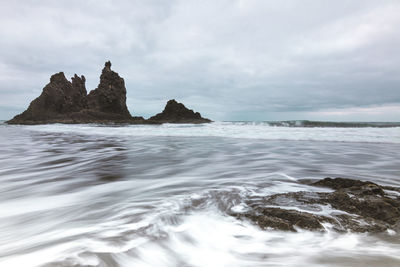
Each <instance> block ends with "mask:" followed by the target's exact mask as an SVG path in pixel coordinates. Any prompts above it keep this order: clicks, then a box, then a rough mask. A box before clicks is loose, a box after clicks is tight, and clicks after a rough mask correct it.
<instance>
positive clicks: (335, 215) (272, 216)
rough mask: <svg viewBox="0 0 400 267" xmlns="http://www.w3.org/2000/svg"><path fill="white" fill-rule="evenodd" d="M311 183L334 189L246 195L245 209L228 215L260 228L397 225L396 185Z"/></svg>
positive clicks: (399, 200)
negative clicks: (249, 196)
mask: <svg viewBox="0 0 400 267" xmlns="http://www.w3.org/2000/svg"><path fill="white" fill-rule="evenodd" d="M311 185H312V186H321V187H328V188H331V189H333V190H334V191H333V192H328V193H327V192H305V191H303V192H294V193H293V192H292V193H284V194H276V195H272V196H268V197H263V198H249V199H248V201H247V205H248V207H249V209H248V210H247V211H246V212H244V213H232V214H231V215H233V216H235V217H237V218H240V219H248V220H250V221H252V222H254V223H256V224H257V225H259V226H260V227H261V228H263V229H268V228H271V229H279V230H286V231H296V229H298V228H302V229H307V230H318V231H324V230H325V229H326V227H328V228H331V229H333V230H336V231H339V232H346V231H349V230H350V231H353V232H383V231H386V230H388V229H398V228H399V227H400V197H399V194H398V192H400V189H399V188H393V187H384V186H380V185H377V184H375V183H372V182H364V181H359V180H352V179H345V178H335V179H332V178H325V179H323V180H320V181H318V182H316V183H313V184H311ZM396 192H397V193H396ZM324 210H329V211H330V212H323V211H324Z"/></svg>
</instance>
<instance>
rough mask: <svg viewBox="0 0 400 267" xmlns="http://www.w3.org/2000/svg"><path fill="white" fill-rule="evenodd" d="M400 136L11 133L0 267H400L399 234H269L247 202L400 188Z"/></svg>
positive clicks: (3, 146) (88, 128)
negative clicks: (329, 189) (251, 218)
mask: <svg viewBox="0 0 400 267" xmlns="http://www.w3.org/2000/svg"><path fill="white" fill-rule="evenodd" d="M399 151H400V128H399V127H393V128H369V127H366V128H323V127H322V128H303V127H272V126H270V124H268V123H238V122H236V123H235V122H216V123H211V124H204V125H179V124H174V125H173V124H165V125H159V126H157V125H136V126H126V125H125V126H124V125H113V126H104V125H58V124H54V125H37V126H10V125H6V124H4V123H1V124H0V266H4V267H14V266H46V267H49V266H121V267H122V266H182V267H183V266H188V267H189V266H193V267H194V266H207V267H209V266H400V235H399V234H398V233H397V232H396V231H394V230H392V231H389V232H387V233H382V234H375V235H372V234H355V233H350V232H349V233H345V234H343V233H342V234H339V233H335V232H330V231H328V232H326V233H319V232H310V231H300V232H298V233H291V232H281V231H276V230H266V231H263V230H261V229H259V228H258V227H257V226H255V225H253V224H252V223H251V222H248V221H240V220H237V219H236V218H234V217H231V216H229V215H228V214H229V212H230V211H232V210H234V211H240V210H241V209H243V208H244V206H245V205H244V201H245V199H246V197H248V196H253V195H261V196H263V195H269V194H275V193H284V192H291V191H300V190H322V189H318V188H312V187H311V186H307V185H304V184H303V183H299V181H300V180H301V179H321V178H325V177H339V176H340V177H348V178H357V179H362V180H370V181H374V182H376V183H380V184H384V185H391V186H400V152H399Z"/></svg>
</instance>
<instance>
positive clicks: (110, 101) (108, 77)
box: [87, 61, 131, 119]
mask: <svg viewBox="0 0 400 267" xmlns="http://www.w3.org/2000/svg"><path fill="white" fill-rule="evenodd" d="M87 102H88V105H89V109H91V110H94V111H99V112H104V113H112V114H118V115H120V116H121V118H126V119H129V118H131V114H130V113H129V111H128V108H127V107H126V88H125V82H124V79H123V78H121V77H120V76H119V75H118V73H116V72H114V71H112V70H111V62H110V61H108V62H106V63H105V66H104V68H103V71H102V72H101V76H100V84H99V85H98V87H97V89H95V90H93V91H91V92H90V93H89V95H88V96H87Z"/></svg>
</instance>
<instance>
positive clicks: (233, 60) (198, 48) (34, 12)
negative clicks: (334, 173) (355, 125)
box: [0, 0, 400, 121]
mask: <svg viewBox="0 0 400 267" xmlns="http://www.w3.org/2000/svg"><path fill="white" fill-rule="evenodd" d="M0 36H1V38H0V119H10V118H11V117H13V116H14V115H16V114H17V113H19V112H21V111H23V110H24V109H25V108H26V107H27V106H28V105H29V103H30V101H32V100H33V99H34V98H35V97H37V96H38V95H39V94H40V93H41V91H42V89H43V87H44V86H45V85H46V84H47V83H48V82H49V78H50V76H51V75H52V74H54V73H56V72H59V71H64V73H65V74H66V76H67V77H71V76H73V74H74V73H77V74H78V75H82V74H83V75H85V76H86V80H87V83H86V88H87V89H88V91H90V90H92V89H95V88H96V87H97V85H98V83H99V75H100V72H101V69H102V68H103V66H104V62H105V61H106V60H111V62H112V64H113V66H112V68H113V70H115V71H116V72H118V73H119V74H120V75H121V76H122V77H123V78H124V79H125V83H126V87H127V90H128V100H127V104H128V108H129V110H130V112H131V114H132V115H136V116H138V115H140V116H144V117H148V116H150V115H153V114H155V113H158V112H160V111H161V110H162V109H163V108H164V105H165V103H166V101H167V100H168V99H171V98H175V99H176V100H178V101H180V102H183V103H184V104H185V105H186V106H188V107H189V108H192V109H194V110H196V111H199V112H200V113H202V115H204V116H205V117H209V118H211V119H214V120H288V119H311V120H335V121H338V120H343V121H354V120H360V121H399V120H400V1H398V0H395V1H376V0H374V1H367V0H360V1H357V0H351V1H338V0H335V1H331V0H325V1H324V0H313V1H309V0H302V1H299V0H293V1H290V0H285V1H275V0H274V1H267V0H265V1H264V0H258V1H252V0H242V1H241V0H210V1H206V0H199V1H188V0H170V1H165V0H159V1H158V0H142V1H137V0H126V1H106V0H102V1H94V0H93V1H74V0H68V1H60V0H58V1H54V0H41V1H33V0H31V1H28V0H19V1H5V0H0Z"/></svg>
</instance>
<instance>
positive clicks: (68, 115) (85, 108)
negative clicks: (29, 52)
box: [7, 61, 210, 124]
mask: <svg viewBox="0 0 400 267" xmlns="http://www.w3.org/2000/svg"><path fill="white" fill-rule="evenodd" d="M85 82H86V80H85V77H84V76H81V77H79V76H78V75H76V74H75V75H74V77H72V80H71V81H68V80H67V79H66V78H65V75H64V73H63V72H60V73H57V74H54V75H53V76H51V78H50V83H48V84H47V85H46V86H45V87H44V88H43V92H42V94H41V95H40V96H39V97H38V98H36V99H35V100H33V101H32V102H31V104H30V105H29V107H28V109H27V110H25V111H24V112H23V113H21V114H19V115H17V116H15V117H14V118H13V119H12V120H10V121H8V122H7V123H9V124H44V123H134V124H141V123H151V124H153V123H164V122H182V123H187V122H190V123H198V122H210V120H207V119H203V118H201V116H200V114H199V113H194V112H193V111H192V110H188V109H186V108H185V106H184V105H183V104H179V103H177V102H176V101H175V100H170V101H169V102H168V104H167V107H166V109H165V110H164V112H163V114H162V115H160V114H159V115H160V116H158V115H157V116H155V117H153V118H154V119H151V120H145V119H143V118H142V117H132V116H131V114H130V113H129V110H128V108H127V106H126V88H125V82H124V79H123V78H121V77H120V76H119V75H118V73H116V72H114V71H113V70H111V62H110V61H108V62H106V63H105V66H104V68H103V70H102V73H101V76H100V83H99V85H98V87H97V88H96V89H94V90H92V91H90V93H89V94H87V91H86V87H85ZM164 113H165V114H164Z"/></svg>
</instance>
